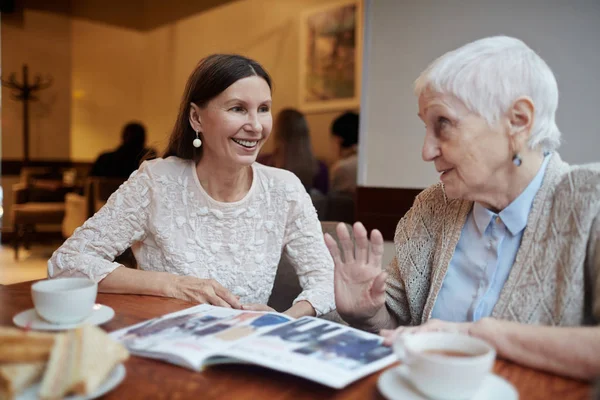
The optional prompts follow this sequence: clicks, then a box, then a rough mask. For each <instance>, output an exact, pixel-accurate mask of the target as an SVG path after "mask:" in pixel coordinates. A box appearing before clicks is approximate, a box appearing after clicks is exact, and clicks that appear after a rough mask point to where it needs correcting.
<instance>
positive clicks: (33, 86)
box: [1, 64, 52, 165]
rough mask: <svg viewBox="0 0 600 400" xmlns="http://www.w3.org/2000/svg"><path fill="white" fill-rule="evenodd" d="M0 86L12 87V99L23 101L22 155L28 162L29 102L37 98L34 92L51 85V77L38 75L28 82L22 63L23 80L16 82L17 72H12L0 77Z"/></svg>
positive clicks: (25, 68)
mask: <svg viewBox="0 0 600 400" xmlns="http://www.w3.org/2000/svg"><path fill="white" fill-rule="evenodd" d="M1 82H2V86H5V87H8V88H10V89H13V90H14V91H15V92H14V93H13V99H15V100H17V101H22V102H23V156H24V160H23V161H24V165H27V164H29V102H30V101H35V100H37V97H36V96H35V93H36V92H39V91H40V90H44V89H47V88H49V87H50V86H52V77H48V78H46V79H43V78H42V77H41V76H40V75H36V76H35V78H33V83H29V77H28V68H27V64H24V65H23V82H22V83H19V82H17V74H16V73H14V72H13V73H12V74H10V77H9V78H8V80H4V79H1Z"/></svg>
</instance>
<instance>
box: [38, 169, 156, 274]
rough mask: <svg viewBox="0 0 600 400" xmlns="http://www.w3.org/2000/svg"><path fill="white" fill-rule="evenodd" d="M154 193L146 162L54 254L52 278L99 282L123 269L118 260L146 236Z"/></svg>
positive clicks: (51, 263) (49, 271)
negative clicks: (116, 259) (149, 210)
mask: <svg viewBox="0 0 600 400" xmlns="http://www.w3.org/2000/svg"><path fill="white" fill-rule="evenodd" d="M150 191H151V179H150V176H149V171H148V166H147V164H146V163H144V164H142V166H140V169H139V170H138V171H136V172H134V173H133V174H132V175H131V176H130V177H129V179H128V180H127V181H126V182H125V183H123V184H122V185H121V186H120V187H119V189H118V190H117V191H116V192H115V193H113V194H112V195H111V196H110V198H109V199H108V202H107V203H106V205H105V206H104V207H102V208H101V209H100V210H99V211H98V212H97V213H96V214H95V215H94V216H93V217H91V218H90V219H88V220H87V221H86V222H85V223H84V224H83V225H82V226H81V227H79V228H77V229H76V230H75V232H74V233H73V235H72V236H71V237H70V238H68V239H67V240H66V241H65V242H64V243H63V245H62V246H61V247H60V248H59V249H58V250H56V251H55V252H54V254H52V258H50V260H49V261H48V276H49V277H51V278H55V277H59V276H84V277H89V278H90V279H93V280H95V281H96V282H98V281H101V280H102V279H104V278H105V277H106V276H107V275H108V274H110V273H111V272H112V271H114V270H115V269H116V268H118V267H120V266H122V265H121V264H119V263H116V262H114V259H115V257H116V256H118V255H119V254H121V253H123V252H124V251H125V250H126V249H127V248H128V247H130V246H131V245H132V244H133V243H135V242H137V241H140V240H143V239H144V237H145V236H146V226H147V220H148V205H149V204H150Z"/></svg>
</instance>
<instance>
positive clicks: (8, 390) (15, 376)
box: [0, 361, 46, 400]
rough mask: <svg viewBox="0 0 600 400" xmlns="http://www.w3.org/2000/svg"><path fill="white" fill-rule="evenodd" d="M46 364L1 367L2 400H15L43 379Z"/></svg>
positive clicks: (20, 364) (15, 364)
mask: <svg viewBox="0 0 600 400" xmlns="http://www.w3.org/2000/svg"><path fill="white" fill-rule="evenodd" d="M45 367H46V362H44V361H38V362H33V363H14V364H3V365H0V400H4V399H13V398H14V397H15V396H16V395H17V393H19V392H21V391H22V390H24V389H26V388H27V387H29V385H31V384H32V383H34V382H36V381H37V380H39V379H40V378H41V377H42V374H43V373H44V369H45Z"/></svg>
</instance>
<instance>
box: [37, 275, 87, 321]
mask: <svg viewBox="0 0 600 400" xmlns="http://www.w3.org/2000/svg"><path fill="white" fill-rule="evenodd" d="M97 293H98V284H97V283H96V282H94V281H92V280H90V279H87V278H58V279H48V280H44V281H39V282H36V283H34V284H33V285H31V297H32V298H33V305H34V306H35V311H36V312H37V313H38V315H39V316H40V317H41V318H43V319H45V320H46V321H48V322H50V323H53V324H74V323H77V322H81V321H83V320H84V319H85V318H86V317H88V316H89V315H90V314H91V313H92V309H93V307H94V304H95V303H96V295H97Z"/></svg>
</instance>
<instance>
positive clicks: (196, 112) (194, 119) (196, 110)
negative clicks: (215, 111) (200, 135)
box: [190, 103, 202, 132]
mask: <svg viewBox="0 0 600 400" xmlns="http://www.w3.org/2000/svg"><path fill="white" fill-rule="evenodd" d="M190 125H191V126H192V129H193V130H194V131H195V132H201V131H202V122H201V121H200V107H198V106H197V105H196V104H194V103H190Z"/></svg>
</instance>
